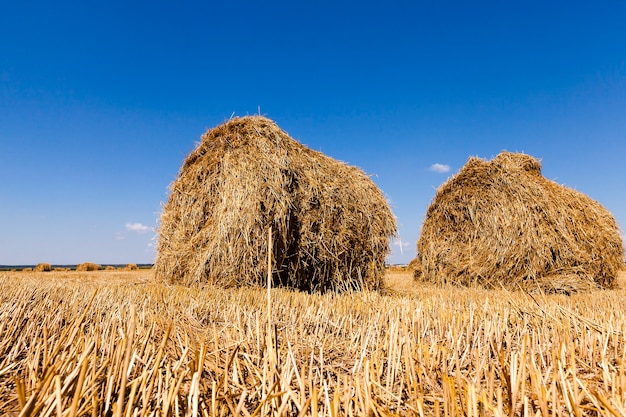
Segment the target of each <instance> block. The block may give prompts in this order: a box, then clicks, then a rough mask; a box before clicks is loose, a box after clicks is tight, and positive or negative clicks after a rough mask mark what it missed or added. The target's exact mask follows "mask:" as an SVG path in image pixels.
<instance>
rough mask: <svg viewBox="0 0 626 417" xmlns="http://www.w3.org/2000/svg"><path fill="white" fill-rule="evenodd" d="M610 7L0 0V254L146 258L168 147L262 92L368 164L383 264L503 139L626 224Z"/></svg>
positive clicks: (287, 121)
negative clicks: (384, 247)
mask: <svg viewBox="0 0 626 417" xmlns="http://www.w3.org/2000/svg"><path fill="white" fill-rule="evenodd" d="M625 22H626V2H617V1H615V2H610V1H607V2H577V1H567V2H565V1H563V2H559V1H553V2H545V1H541V2H540V1H523V2H522V1H519V2H508V1H507V2H502V1H497V2H496V1H493V2H492V1H478V2H460V1H459V2H447V1H437V2H434V1H423V2H420V1H418V2H414V1H406V2H398V1H385V2H383V1H381V2H357V1H354V2H344V1H317V2H298V1H284V2H276V1H253V2H244V1H231V2H184V1H176V2H174V1H172V2H163V1H145V2H133V1H115V0H114V1H106V2H91V1H84V2H64V1H59V2H50V1H45V2H44V1H41V2H39V1H28V0H25V1H7V2H2V4H1V5H0V264H33V263H38V262H50V263H54V264H62V263H78V262H84V261H93V262H99V263H130V262H135V263H144V262H152V261H153V259H154V255H155V254H154V249H153V246H152V245H153V244H154V241H153V240H152V239H153V238H154V235H155V233H154V230H153V229H154V227H155V226H156V224H157V218H158V215H159V212H160V210H161V204H162V202H164V201H166V199H167V193H168V189H167V186H168V185H169V183H171V182H172V181H173V180H174V178H175V177H176V175H177V173H178V170H179V168H180V166H181V164H182V161H183V159H184V158H185V156H186V155H187V154H188V153H189V152H190V151H191V150H192V149H193V148H194V146H195V145H196V143H197V141H198V140H199V138H200V135H201V134H202V133H203V132H204V131H205V130H206V129H207V128H210V127H214V126H216V125H218V124H220V123H222V122H223V121H224V120H225V119H228V118H229V117H230V116H231V115H232V114H235V115H238V116H243V115H247V114H256V113H257V112H258V111H259V110H258V109H259V107H260V111H261V113H262V114H264V115H266V116H268V117H270V118H272V119H274V120H275V121H276V122H277V123H278V125H279V126H281V127H282V128H283V129H284V130H286V131H287V132H288V133H289V134H290V135H291V136H292V137H294V138H296V139H298V140H300V141H301V142H302V143H304V144H305V145H308V146H310V147H311V148H313V149H316V150H319V151H322V152H324V153H326V154H327V155H329V156H332V157H334V158H336V159H340V160H343V161H346V162H348V163H350V164H352V165H357V166H359V167H361V168H362V169H364V170H365V171H366V172H367V173H369V174H372V175H374V177H373V179H374V181H376V183H377V184H378V185H379V187H380V188H381V189H382V190H383V191H384V193H385V194H386V195H387V196H388V198H389V200H390V202H391V205H392V208H393V210H394V213H395V214H396V216H397V218H398V224H399V229H400V237H401V240H402V243H403V245H404V248H403V251H402V253H401V252H400V246H399V244H398V243H397V242H396V243H395V244H394V246H393V247H394V252H393V255H392V256H391V257H390V261H391V262H393V263H402V262H408V261H409V260H410V259H411V258H412V257H413V256H415V242H416V240H417V238H418V235H419V228H420V225H421V223H422V221H423V219H424V214H425V211H426V208H427V206H428V204H429V203H430V201H431V200H432V198H433V197H434V195H435V190H436V188H437V187H438V186H439V185H441V183H442V182H443V181H445V180H446V179H447V178H448V177H449V176H450V175H453V174H454V173H455V172H456V171H458V170H459V169H460V168H461V166H462V165H463V164H464V163H465V161H466V160H467V158H468V157H469V156H472V155H474V156H480V157H485V158H491V157H493V156H495V155H496V154H497V153H499V152H500V151H501V150H503V149H506V150H509V151H523V152H526V153H528V154H531V155H533V156H535V157H537V158H541V159H542V160H543V173H544V175H545V176H546V177H547V178H550V179H553V180H556V181H557V182H559V183H562V184H565V185H567V186H570V187H572V188H575V189H577V190H579V191H581V192H583V193H585V194H587V195H589V196H590V197H592V198H594V199H595V200H598V201H599V202H600V203H601V204H603V205H604V206H605V207H606V208H608V209H609V210H610V211H611V212H612V213H613V214H614V216H615V217H616V219H617V221H618V223H620V225H621V226H622V228H626V191H625V186H626V169H625V168H624V166H625V163H626V23H625ZM435 164H439V165H435ZM434 165H435V166H439V167H440V168H445V166H447V167H449V171H448V172H437V171H436V170H433V169H432V167H433V166H434ZM439 171H445V169H440V170H439Z"/></svg>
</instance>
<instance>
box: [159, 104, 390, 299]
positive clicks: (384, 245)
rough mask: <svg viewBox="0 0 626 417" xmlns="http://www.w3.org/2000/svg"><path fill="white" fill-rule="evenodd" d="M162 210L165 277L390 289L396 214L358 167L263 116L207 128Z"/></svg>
mask: <svg viewBox="0 0 626 417" xmlns="http://www.w3.org/2000/svg"><path fill="white" fill-rule="evenodd" d="M170 189H171V193H170V196H169V199H168V202H167V204H166V205H165V206H164V208H163V213H162V215H161V220H160V226H159V230H158V233H159V238H158V244H157V258H156V262H155V265H154V269H155V274H156V277H157V279H161V280H165V281H167V282H176V283H183V284H191V283H196V282H203V283H213V284H217V285H221V286H225V287H232V286H240V285H264V284H265V282H266V280H267V278H266V277H267V254H268V230H269V228H270V227H271V228H272V248H271V251H272V258H273V278H272V279H273V284H272V285H274V286H286V287H291V288H296V289H300V290H304V291H317V290H319V291H326V290H341V289H348V288H350V289H360V288H369V289H377V288H379V287H380V286H381V285H382V282H383V273H384V269H385V257H386V255H387V254H388V252H389V240H390V237H391V236H393V235H394V234H395V231H396V226H395V218H394V217H393V215H392V213H391V210H390V209H389V206H388V205H387V201H386V200H385V197H384V196H383V194H382V193H381V191H380V190H379V189H378V188H377V187H376V185H375V184H374V182H373V181H372V180H371V179H370V178H369V177H368V176H367V175H365V174H364V173H363V171H361V170H360V169H358V168H355V167H352V166H348V165H346V164H345V163H342V162H339V161H336V160H334V159H332V158H330V157H328V156H325V155H323V154H321V153H319V152H316V151H313V150H311V149H309V148H307V147H305V146H303V145H302V144H300V143H299V142H297V141H296V140H294V139H292V138H291V137H289V136H288V135H287V133H285V132H284V131H282V130H281V129H280V128H279V127H278V126H277V125H276V124H275V123H274V122H273V121H271V120H269V119H267V118H265V117H261V116H253V117H243V118H235V119H232V120H230V121H229V122H227V123H225V124H223V125H221V126H218V127H216V128H214V129H211V130H209V131H207V132H206V133H205V134H204V135H203V136H202V141H201V143H200V144H199V145H198V147H197V148H196V149H195V150H194V151H193V152H191V154H190V155H189V156H188V157H187V158H186V160H185V161H184V163H183V166H182V168H181V171H180V173H179V176H178V178H177V179H176V180H175V181H174V182H173V183H172V185H171V186H170Z"/></svg>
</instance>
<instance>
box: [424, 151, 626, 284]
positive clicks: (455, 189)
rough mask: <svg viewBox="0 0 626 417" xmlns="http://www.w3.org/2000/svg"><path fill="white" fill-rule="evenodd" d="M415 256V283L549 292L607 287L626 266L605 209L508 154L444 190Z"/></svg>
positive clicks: (480, 163)
mask: <svg viewBox="0 0 626 417" xmlns="http://www.w3.org/2000/svg"><path fill="white" fill-rule="evenodd" d="M417 252H418V255H417V259H416V271H415V278H416V279H418V280H423V281H429V282H436V283H443V282H450V283H457V284H461V285H474V284H477V285H480V286H484V287H496V288H500V287H505V288H519V287H522V288H525V289H537V288H541V289H543V290H544V291H549V292H571V291H577V290H581V289H586V288H592V287H598V286H599V287H604V288H609V287H611V286H613V284H614V280H615V277H616V274H617V272H618V270H620V269H621V268H623V265H624V256H623V249H622V240H621V237H620V233H619V230H618V227H617V224H616V222H615V220H614V218H613V217H612V216H611V214H610V213H609V212H608V211H607V210H606V209H605V208H604V207H602V206H601V205H600V204H599V203H598V202H596V201H594V200H592V199H590V198H589V197H587V196H585V195H583V194H581V193H580V192H577V191H575V190H572V189H570V188H567V187H565V186H562V185H559V184H557V183H555V182H553V181H550V180H548V179H546V178H544V177H543V176H542V175H541V164H540V162H539V161H538V160H536V159H534V158H533V157H531V156H528V155H524V154H516V153H510V152H502V153H501V154H500V155H498V156H497V157H496V158H494V159H493V160H492V161H485V160H482V159H478V158H470V159H469V160H468V161H467V163H466V164H465V166H464V167H463V168H462V169H461V171H460V172H459V173H458V174H456V175H455V176H454V177H452V178H451V179H449V180H448V181H447V182H446V183H445V184H443V185H442V186H441V187H440V188H439V190H438V191H437V195H436V196H435V199H434V201H433V202H432V204H431V205H430V207H429V208H428V212H427V214H426V219H425V221H424V224H423V227H422V232H421V236H420V238H419V241H418V242H417Z"/></svg>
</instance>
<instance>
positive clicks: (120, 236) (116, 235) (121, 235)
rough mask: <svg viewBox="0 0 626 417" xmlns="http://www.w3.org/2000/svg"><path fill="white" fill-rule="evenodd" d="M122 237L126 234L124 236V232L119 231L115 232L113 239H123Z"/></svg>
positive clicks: (124, 237)
mask: <svg viewBox="0 0 626 417" xmlns="http://www.w3.org/2000/svg"><path fill="white" fill-rule="evenodd" d="M124 239H126V236H124V233H121V232H117V233H115V240H124Z"/></svg>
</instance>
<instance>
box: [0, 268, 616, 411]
mask: <svg viewBox="0 0 626 417" xmlns="http://www.w3.org/2000/svg"><path fill="white" fill-rule="evenodd" d="M624 278H625V277H624V276H621V277H620V280H619V281H620V289H617V290H610V291H608V290H598V291H594V292H591V293H584V294H574V295H571V296H564V295H544V294H533V295H530V294H526V293H523V292H509V291H504V290H502V291H494V290H489V291H488V290H479V289H460V288H454V287H436V286H430V285H423V284H416V283H414V282H413V281H412V279H411V277H410V275H409V274H407V273H406V272H402V271H396V272H388V273H387V283H388V287H389V288H388V289H387V290H386V291H384V292H382V293H373V292H361V293H348V294H339V295H338V294H325V295H319V294H313V295H310V294H305V293H299V292H294V291H289V290H284V289H273V290H271V292H270V293H269V297H268V292H267V291H266V290H264V289H255V288H241V289H231V290H226V289H219V288H215V287H192V288H188V287H179V286H167V285H164V284H161V283H156V282H154V281H153V280H152V272H151V271H149V270H140V271H96V272H75V271H64V272H55V271H53V272H39V273H38V272H7V273H2V272H0V285H1V287H2V291H1V292H0V415H15V416H18V415H24V416H29V415H33V416H34V415H37V416H77V415H93V416H100V415H111V416H148V415H150V416H167V415H170V416H182V415H203V416H209V415H213V416H226V415H237V416H266V415H285V416H299V415H302V416H304V415H314V416H316V415H319V416H322V415H324V416H339V415H342V416H343V415H347V416H364V415H371V416H387V415H408V416H411V415H418V416H422V415H424V416H426V415H435V416H437V415H439V416H458V415H465V416H483V415H484V416H508V415H523V416H569V415H579V416H587V415H588V416H595V415H615V416H623V415H626V339H625V337H626V308H625V307H626V290H625V289H624V287H625V285H624V281H625V279H624Z"/></svg>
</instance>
